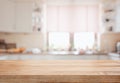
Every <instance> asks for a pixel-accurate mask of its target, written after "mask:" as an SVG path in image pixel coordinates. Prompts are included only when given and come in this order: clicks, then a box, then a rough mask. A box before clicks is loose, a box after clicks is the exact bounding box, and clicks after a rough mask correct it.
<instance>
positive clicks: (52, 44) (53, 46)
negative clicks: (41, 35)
mask: <svg viewBox="0 0 120 83" xmlns="http://www.w3.org/2000/svg"><path fill="white" fill-rule="evenodd" d="M48 44H49V50H57V51H58V50H63V51H65V50H69V46H70V36H69V33H67V32H49V33H48Z"/></svg>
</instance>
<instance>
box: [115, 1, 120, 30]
mask: <svg viewBox="0 0 120 83" xmlns="http://www.w3.org/2000/svg"><path fill="white" fill-rule="evenodd" d="M115 32H120V1H119V0H118V1H117V5H116V28H115Z"/></svg>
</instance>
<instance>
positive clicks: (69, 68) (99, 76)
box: [0, 60, 120, 83]
mask: <svg viewBox="0 0 120 83" xmlns="http://www.w3.org/2000/svg"><path fill="white" fill-rule="evenodd" d="M41 82H49V83H57V82H68V83H73V82H79V83H80V82H81V83H106V82H108V83H116V82H118V83H120V61H112V60H99V61H98V60H94V61H90V60H76V61H75V60H68V61H64V60H60V61H57V60H56V61H51V60H50V61H49V60H47V61H0V83H41Z"/></svg>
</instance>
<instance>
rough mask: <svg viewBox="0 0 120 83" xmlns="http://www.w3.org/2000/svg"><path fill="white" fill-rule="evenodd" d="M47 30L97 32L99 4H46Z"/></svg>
mask: <svg viewBox="0 0 120 83" xmlns="http://www.w3.org/2000/svg"><path fill="white" fill-rule="evenodd" d="M47 31H48V32H50V31H60V32H98V31H99V5H63V6H53V5H48V6H47Z"/></svg>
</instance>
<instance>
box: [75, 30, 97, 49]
mask: <svg viewBox="0 0 120 83" xmlns="http://www.w3.org/2000/svg"><path fill="white" fill-rule="evenodd" d="M94 42H95V34H94V33H92V32H81V33H74V49H77V50H78V49H84V50H86V49H92V48H93V45H94Z"/></svg>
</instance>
